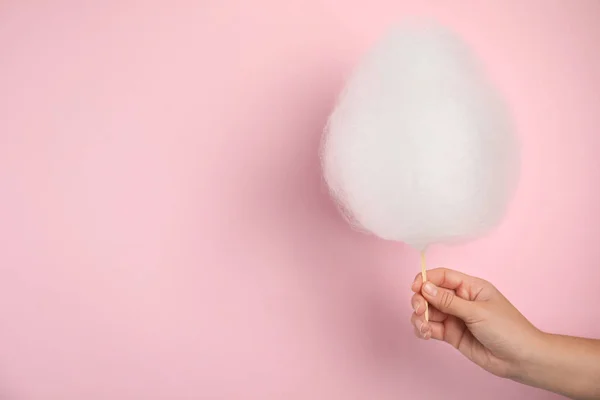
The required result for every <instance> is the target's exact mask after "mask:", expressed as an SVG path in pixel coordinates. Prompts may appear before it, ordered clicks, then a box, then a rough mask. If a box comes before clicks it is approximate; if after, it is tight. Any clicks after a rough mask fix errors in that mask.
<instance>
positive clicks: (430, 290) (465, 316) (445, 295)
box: [421, 281, 479, 321]
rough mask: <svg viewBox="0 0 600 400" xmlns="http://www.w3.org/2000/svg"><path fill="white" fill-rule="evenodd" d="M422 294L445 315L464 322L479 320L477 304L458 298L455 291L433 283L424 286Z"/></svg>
mask: <svg viewBox="0 0 600 400" xmlns="http://www.w3.org/2000/svg"><path fill="white" fill-rule="evenodd" d="M421 294H422V295H423V297H424V298H425V300H427V301H428V302H429V303H430V304H431V305H432V306H433V307H435V308H437V309H438V310H439V311H441V312H442V313H444V314H449V315H453V316H455V317H458V318H460V319H462V320H463V321H472V320H474V319H476V318H477V314H478V312H479V311H478V310H479V308H478V306H477V303H475V302H472V301H468V300H465V299H463V298H461V297H460V296H457V295H456V293H455V292H454V291H453V290H448V289H445V288H441V287H438V286H436V285H434V284H433V283H432V282H429V281H428V282H426V283H425V285H423V288H422V291H421Z"/></svg>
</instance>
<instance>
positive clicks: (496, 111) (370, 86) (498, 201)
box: [321, 27, 518, 250]
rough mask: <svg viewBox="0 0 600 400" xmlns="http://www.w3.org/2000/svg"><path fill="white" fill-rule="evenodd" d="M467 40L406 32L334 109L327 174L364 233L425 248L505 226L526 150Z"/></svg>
mask: <svg viewBox="0 0 600 400" xmlns="http://www.w3.org/2000/svg"><path fill="white" fill-rule="evenodd" d="M511 128H512V127H511V123H510V120H509V119H508V115H507V112H506V110H505V108H504V105H503V103H502V101H501V100H500V98H499V96H498V94H497V93H496V91H495V90H494V89H493V88H492V86H491V85H490V83H488V81H487V79H486V77H485V76H484V73H483V71H482V70H481V67H480V65H479V64H478V62H477V61H476V60H475V59H474V58H473V56H472V54H470V52H469V49H468V48H467V46H466V45H465V44H464V43H462V42H461V41H460V40H459V39H458V38H457V37H455V36H454V35H453V34H452V33H450V32H448V31H446V30H445V29H442V28H439V27H421V28H408V27H405V28H398V29H396V30H394V31H392V32H391V33H390V34H389V35H388V36H387V37H386V38H385V39H384V40H383V41H382V42H381V43H379V44H378V45H377V46H375V48H374V49H373V50H372V51H371V52H370V53H369V54H367V55H366V57H365V59H364V60H363V61H362V63H361V64H360V65H359V66H358V68H357V69H356V70H355V71H354V73H353V75H352V76H351V77H350V79H349V81H348V82H347V84H346V87H345V89H344V91H343V93H342V95H341V96H340V98H339V100H338V104H337V105H336V107H335V110H334V111H333V113H332V114H331V116H330V118H329V121H328V124H327V127H326V130H325V134H324V140H323V143H322V148H321V151H322V153H321V159H322V164H323V173H324V177H325V180H326V182H327V184H328V186H329V188H330V191H331V194H332V195H333V197H334V198H335V199H336V200H337V202H338V203H339V205H340V208H341V209H342V210H343V212H344V215H345V216H347V217H348V219H349V221H350V222H351V223H352V224H353V225H354V226H355V227H356V228H358V229H360V230H363V231H366V232H370V233H372V234H375V235H377V236H379V237H381V238H383V239H387V240H394V241H401V242H405V243H407V244H409V245H411V246H412V247H414V248H416V249H419V250H424V249H425V248H426V247H427V246H429V245H431V244H434V243H444V242H445V243H450V242H457V241H463V240H467V239H472V238H474V237H476V236H478V235H481V234H484V233H486V232H488V231H489V230H490V229H491V228H493V227H494V226H495V225H496V224H498V223H499V222H500V220H501V219H502V218H503V216H504V213H505V211H506V208H507V205H508V202H509V200H510V198H511V196H512V194H513V191H514V188H515V186H516V179H517V170H518V149H517V143H516V141H515V138H514V135H513V132H512V130H511Z"/></svg>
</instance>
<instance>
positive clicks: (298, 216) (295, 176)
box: [0, 0, 600, 400]
mask: <svg viewBox="0 0 600 400" xmlns="http://www.w3.org/2000/svg"><path fill="white" fill-rule="evenodd" d="M84 3H86V5H84ZM413 15H421V16H426V17H432V18H436V19H438V20H439V21H441V22H442V23H445V24H447V25H448V26H450V27H451V28H453V29H455V30H457V31H458V32H459V33H460V34H462V35H463V36H464V37H465V39H466V40H467V41H468V42H470V43H471V44H472V45H473V48H474V49H475V51H476V52H477V53H478V54H479V55H480V56H481V57H482V59H483V61H484V63H485V64H486V65H487V66H488V69H489V72H490V76H491V77H492V79H493V80H494V81H495V82H496V84H497V86H498V88H499V89H500V90H501V91H502V92H503V93H504V94H505V96H506V98H507V99H508V101H509V102H510V105H511V107H512V108H513V110H514V114H515V118H516V123H517V126H518V129H519V135H520V137H521V140H522V143H523V173H522V179H521V183H520V187H519V191H518V194H517V197H516V198H515V201H514V203H513V205H512V207H511V210H510V214H509V215H508V217H507V218H506V220H505V221H504V223H503V224H502V225H501V226H500V227H499V228H498V229H497V230H496V231H494V232H493V233H492V234H490V235H489V236H486V237H485V238H482V239H481V240H477V241H475V242H472V243H470V244H467V245H464V246H458V247H436V248H434V249H432V252H431V254H430V261H429V262H430V264H431V265H432V266H446V267H450V268H456V269H459V270H462V271H465V272H467V273H472V274H476V275H478V276H481V277H484V278H486V279H488V280H490V281H492V282H493V283H495V284H496V285H497V286H498V287H499V288H500V289H501V290H502V291H503V292H504V293H505V294H506V295H507V296H508V297H509V298H510V299H511V300H512V301H513V302H514V304H515V305H516V306H517V307H519V308H520V309H521V310H522V311H523V312H524V313H525V314H526V315H527V316H528V317H529V318H530V319H531V320H532V321H533V322H534V323H535V324H537V325H538V326H539V327H541V328H543V329H546V330H550V331H553V332H560V333H567V334H576V335H585V336H597V337H598V336H600V307H598V304H600V283H599V282H600V268H599V266H600V157H599V156H598V154H599V151H600V94H599V93H600V51H598V49H599V46H600V44H599V43H600V24H598V20H599V19H600V2H598V1H597V0H572V1H562V0H527V1H523V0H513V1H478V0H472V1H466V0H465V1H452V2H450V1H423V0H420V1H416V0H415V1H400V0H393V1H385V0H370V1H367V2H365V1H357V0H353V1H349V0H346V1H339V0H293V1H292V0H287V1H279V0H256V1H245V0H237V1H235V0H200V1H196V2H191V1H190V2H184V1H158V0H153V1H143V2H142V1H139V2H133V1H123V0H111V1H96V2H78V1H54V2H34V1H16V0H15V1H6V0H5V1H3V2H0V398H1V399H6V400H54V399H57V400H58V399H60V400H76V399H77V400H79V399H87V400H96V399H111V400H121V399H123V400H125V399H127V400H129V399H145V400H152V399H223V400H234V399H257V400H258V399H261V400H275V399H332V400H335V399H344V400H350V399H357V400H359V399H378V400H386V399H407V398H411V399H441V398H443V399H463V400H464V399H488V400H494V399H517V398H518V399H534V400H535V399H553V398H557V397H556V396H553V395H549V394H546V393H543V392H541V391H537V390H533V389H529V388H525V387H522V386H519V385H517V384H514V383H512V382H508V381H503V380H500V379H498V378H495V377H493V376H490V375H488V374H486V373H485V372H483V371H481V370H479V369H478V368H477V367H475V366H472V365H470V364H469V363H468V362H466V361H465V360H463V359H462V358H461V357H460V356H459V355H458V354H457V353H456V352H455V351H454V350H453V349H452V348H450V347H449V346H446V345H444V344H442V343H437V342H427V343H425V342H421V341H419V340H417V339H416V338H415V337H414V336H413V333H412V327H411V326H410V324H409V317H410V314H411V310H410V297H411V293H410V290H409V287H410V283H411V281H412V278H413V277H414V275H415V274H416V273H417V272H418V268H419V266H418V256H417V254H415V252H414V251H412V250H411V249H409V248H407V247H405V246H403V245H401V244H395V243H386V242H383V241H379V240H377V239H374V238H371V237H366V236H363V235H361V234H358V233H355V232H352V231H351V230H350V229H349V228H348V226H347V225H346V224H345V223H344V221H343V220H342V219H341V218H340V216H339V214H338V213H337V212H336V211H335V209H334V206H333V204H332V203H331V201H330V200H329V197H328V195H327V193H326V191H325V189H324V187H323V184H322V182H321V178H320V171H319V163H318V155H317V148H318V143H319V139H320V135H321V130H322V128H323V126H324V123H325V120H326V117H327V114H328V113H329V111H330V110H331V108H332V105H333V102H334V100H335V97H336V95H337V93H338V92H339V90H340V89H341V85H342V82H343V79H344V76H346V75H347V74H348V72H349V71H350V69H351V68H352V66H353V65H354V63H355V62H356V61H357V60H358V58H359V57H360V55H361V54H362V53H363V52H364V51H365V50H366V49H367V48H368V46H370V45H371V44H372V43H373V41H374V40H376V39H377V38H379V36H380V35H381V34H382V33H383V32H384V31H385V30H386V29H387V27H388V26H389V25H390V24H392V23H394V22H396V21H398V20H401V19H403V18H405V17H409V16H413Z"/></svg>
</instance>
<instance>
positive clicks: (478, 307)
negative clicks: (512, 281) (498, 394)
mask: <svg viewBox="0 0 600 400" xmlns="http://www.w3.org/2000/svg"><path fill="white" fill-rule="evenodd" d="M412 290H413V292H415V295H414V296H413V298H412V306H413V310H414V311H415V312H414V313H413V314H412V318H411V322H412V324H413V325H414V327H415V334H416V335H417V336H418V337H420V338H423V339H430V338H433V339H437V340H443V341H445V342H447V343H449V344H451V345H452V346H454V347H455V348H457V349H458V350H459V351H460V352H461V353H462V354H463V355H464V356H466V357H467V358H469V359H470V360H471V361H473V362H474V363H475V364H477V365H479V366H480V367H482V368H484V369H486V370H487V371H489V372H491V373H493V374H495V375H497V376H500V377H503V378H512V379H518V377H519V376H521V374H522V373H523V368H524V365H525V364H526V363H527V362H528V360H529V359H530V358H532V357H533V354H535V353H536V352H537V351H538V348H539V347H540V343H541V338H542V337H543V333H542V332H541V331H539V330H538V329H536V328H535V327H534V326H533V325H532V324H531V323H530V322H529V321H528V320H527V319H526V318H525V317H524V316H523V315H522V314H521V313H520V312H519V311H518V310H517V309H516V308H515V307H514V306H513V305H512V304H511V303H510V302H509V301H508V300H507V299H506V298H505V297H504V296H503V295H502V294H501V293H500V292H499V291H498V290H497V289H496V288H495V287H494V286H493V285H492V284H491V283H489V282H486V281H484V280H482V279H479V278H475V277H472V276H468V275H465V274H462V273H460V272H457V271H453V270H449V269H434V270H430V271H428V272H427V282H426V283H425V285H423V280H422V278H421V275H420V274H419V275H418V276H417V277H416V278H415V281H414V282H413V285H412ZM425 301H427V302H428V303H429V322H425V318H424V314H425V307H426V304H425Z"/></svg>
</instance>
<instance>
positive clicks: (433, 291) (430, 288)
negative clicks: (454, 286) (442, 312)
mask: <svg viewBox="0 0 600 400" xmlns="http://www.w3.org/2000/svg"><path fill="white" fill-rule="evenodd" d="M423 291H424V292H425V293H427V294H428V295H430V296H435V295H437V288H436V287H435V286H434V285H433V283H430V282H427V283H426V284H425V286H423Z"/></svg>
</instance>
